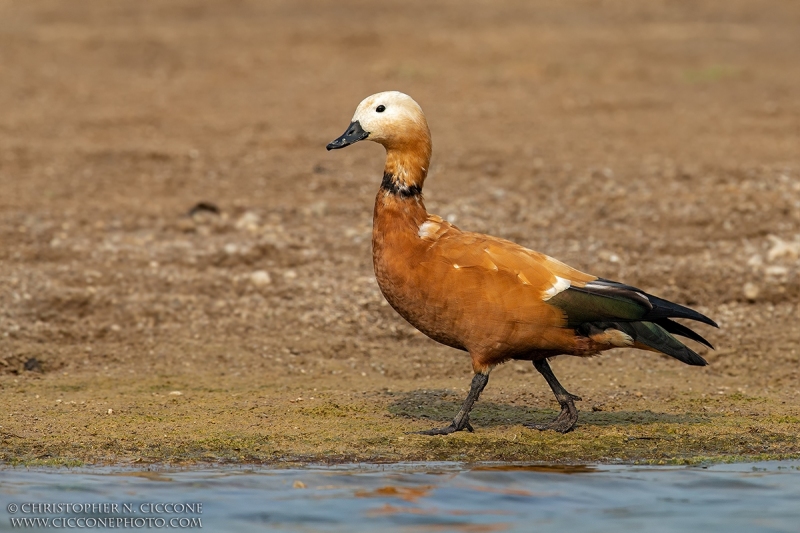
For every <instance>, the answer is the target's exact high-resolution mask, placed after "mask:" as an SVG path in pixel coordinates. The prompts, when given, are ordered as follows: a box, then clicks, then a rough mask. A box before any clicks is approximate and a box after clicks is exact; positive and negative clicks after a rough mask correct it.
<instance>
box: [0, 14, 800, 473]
mask: <svg viewBox="0 0 800 533" xmlns="http://www.w3.org/2000/svg"><path fill="white" fill-rule="evenodd" d="M798 27H800V4H798V3H797V2H786V1H779V0H773V1H769V2H748V1H737V0H734V1H731V2H684V3H677V2H666V1H665V2H647V3H642V2H635V1H582V2H573V3H568V4H564V3H561V2H546V1H524V2H522V1H519V2H517V1H508V2H482V1H467V2H463V1H458V2H456V1H451V2H437V3H435V4H431V3H429V2H422V1H413V0H412V1H405V2H402V3H401V2H355V1H341V2H335V3H331V2H322V1H320V2H293V1H284V2H278V1H275V2H255V1H253V2H247V1H230V2H225V3H222V2H194V1H191V2H190V1H177V0H170V1H166V0H165V1H160V2H155V3H147V4H146V5H145V4H143V3H142V2H137V1H132V0H131V1H122V0H120V1H116V2H106V1H103V0H97V1H94V2H92V1H84V2H63V1H61V0H52V1H29V2H21V1H12V0H0V79H2V80H3V81H2V89H0V439H2V440H1V442H0V461H3V462H6V463H12V464H16V463H26V464H86V463H128V462H145V463H147V462H151V461H158V462H177V463H191V462H196V461H254V462H273V463H275V462H281V461H283V462H286V461H288V462H308V461H363V460H372V461H397V460H420V459H437V460H467V461H470V460H529V461H562V462H581V461H615V460H627V461H653V462H673V461H701V460H707V459H709V458H710V459H717V460H720V459H722V460H725V459H737V458H741V457H745V456H747V457H784V456H793V457H797V456H800V442H798V432H799V431H800V408H799V407H798V393H800V375H799V374H798V358H800V331H799V329H800V328H798V316H800V307H799V303H798V302H799V300H800V298H799V297H800V274H799V273H798V266H799V261H800V260H799V259H798V256H800V99H799V98H798V87H800V55H799V52H798V51H799V50H800V32H798V31H797V28H798ZM389 89H396V90H401V91H404V92H407V93H409V94H411V95H412V96H413V97H414V98H415V99H416V100H417V101H418V102H420V104H421V105H422V107H423V109H424V110H425V111H426V114H427V116H428V120H429V123H430V125H431V129H432V132H433V138H434V159H433V164H432V168H431V175H430V177H429V178H428V180H427V182H426V189H425V196H426V202H427V205H428V207H429V209H430V210H431V211H432V212H435V213H438V214H441V215H442V216H445V217H447V218H448V219H450V220H451V221H455V223H456V224H457V225H459V226H460V227H462V228H464V229H470V230H474V231H482V232H488V233H491V234H494V235H498V236H501V237H505V238H508V239H512V240H515V241H517V242H519V243H521V244H523V245H525V246H528V247H531V248H534V249H537V250H540V251H543V252H545V253H548V254H550V255H553V256H555V257H557V258H559V259H561V260H563V261H565V262H567V263H570V264H572V265H574V266H576V267H578V268H580V269H582V270H586V271H588V272H591V273H593V274H596V275H600V276H604V277H607V278H611V279H616V280H619V281H623V282H627V283H629V284H632V285H636V286H639V287H641V288H642V289H645V290H647V291H649V292H652V293H655V294H658V295H661V296H663V297H666V298H669V299H673V300H675V301H677V302H680V303H683V304H688V305H691V306H694V307H696V308H697V309H698V310H700V311H702V312H704V313H706V314H708V315H709V316H711V317H713V318H714V319H716V320H717V321H718V322H719V324H720V326H721V329H720V330H718V331H716V330H711V328H706V327H704V326H701V327H700V328H699V330H700V331H701V332H702V333H703V334H704V335H706V336H707V337H708V338H709V339H710V340H711V341H712V342H713V343H714V344H715V345H716V346H717V350H716V351H713V352H711V351H702V353H704V354H705V357H707V359H708V360H709V362H710V363H711V364H710V366H708V367H705V368H694V367H688V366H685V365H682V364H681V363H679V362H677V361H674V360H668V359H667V358H665V357H661V356H658V355H655V354H649V353H643V352H637V351H633V350H628V351H618V352H615V353H612V354H608V355H604V356H602V357H598V358H594V359H591V360H577V359H571V360H570V359H564V358H559V359H557V360H555V361H554V362H553V368H554V371H555V372H556V374H557V375H558V376H559V378H560V379H561V381H562V383H564V385H565V386H566V387H567V388H568V389H569V390H570V391H571V392H573V393H576V394H579V395H581V396H582V397H583V399H584V401H583V402H581V403H580V404H579V405H578V407H579V409H580V410H581V413H580V416H581V418H580V420H579V425H578V426H577V429H576V430H575V431H574V432H572V433H570V434H568V435H558V434H553V433H538V432H533V431H531V430H527V429H525V428H524V427H523V426H522V423H523V422H527V421H532V420H536V421H543V420H546V419H548V418H551V417H553V416H554V415H555V413H556V408H557V404H556V403H555V401H554V398H553V396H552V393H551V392H550V391H549V389H548V388H547V386H546V384H545V383H544V380H543V379H542V378H541V377H540V376H539V375H538V374H537V373H536V372H535V370H534V369H533V368H532V367H531V366H530V365H526V364H523V363H516V362H515V363H509V364H507V365H505V366H503V367H501V368H498V369H497V370H496V371H495V372H494V373H493V374H492V378H491V381H490V383H489V386H488V387H487V389H486V391H485V393H484V395H483V396H482V398H481V401H480V402H479V404H478V406H477V408H476V410H475V412H474V414H473V416H472V421H473V424H474V426H475V427H476V432H475V433H473V434H468V433H460V434H456V435H452V436H449V437H446V438H440V437H437V438H428V437H422V436H417V435H407V434H406V432H407V431H412V430H421V429H427V428H430V427H433V426H440V425H444V424H446V423H448V421H449V420H450V418H451V417H452V416H453V414H454V413H455V411H456V410H457V407H458V405H459V404H460V402H461V400H462V398H463V396H464V395H465V393H466V390H467V387H468V386H469V381H470V377H471V368H470V363H469V360H468V357H466V356H465V355H464V354H463V353H461V352H457V351H455V350H452V349H449V348H445V347H442V346H439V345H437V344H436V343H434V342H433V341H430V340H428V339H427V338H425V337H424V336H422V335H421V334H419V333H417V332H415V330H413V328H411V327H410V326H409V325H408V324H406V323H404V322H403V320H402V319H401V318H399V316H397V315H396V314H395V313H394V311H392V310H391V308H389V307H388V305H387V304H386V303H385V302H384V301H383V298H382V296H381V295H380V293H379V291H378V288H377V285H376V284H375V281H374V278H373V275H372V264H371V255H370V253H371V252H370V241H369V239H370V231H371V216H372V202H373V199H374V194H375V192H376V191H377V188H378V184H379V182H380V178H381V170H382V165H383V153H382V149H381V148H380V147H379V146H377V145H372V144H369V143H362V144H360V145H358V146H355V147H352V148H349V149H347V150H343V151H337V152H331V153H328V152H326V151H325V149H324V147H325V144H326V143H327V142H328V141H330V140H332V139H333V138H335V137H337V136H338V135H339V134H340V133H341V132H342V131H343V130H344V128H345V127H346V126H347V124H348V122H349V119H350V117H351V114H352V112H353V109H354V108H355V106H356V104H357V103H358V102H359V101H360V100H361V99H362V98H363V97H365V96H366V95H369V94H371V93H373V92H377V91H380V90H389ZM198 202H212V203H213V204H214V205H215V206H217V207H218V209H219V213H213V212H208V211H200V212H195V213H194V214H191V215H190V214H189V212H190V210H191V208H192V207H193V206H195V205H196V204H197V203H198Z"/></svg>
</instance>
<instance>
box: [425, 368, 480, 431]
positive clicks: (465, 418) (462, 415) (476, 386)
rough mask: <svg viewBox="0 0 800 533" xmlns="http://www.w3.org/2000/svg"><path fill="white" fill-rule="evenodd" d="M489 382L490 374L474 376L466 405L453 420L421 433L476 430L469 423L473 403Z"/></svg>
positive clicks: (465, 401)
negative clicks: (443, 426) (444, 426)
mask: <svg viewBox="0 0 800 533" xmlns="http://www.w3.org/2000/svg"><path fill="white" fill-rule="evenodd" d="M487 383H489V374H475V377H473V378H472V385H471V386H470V388H469V394H467V399H466V400H464V405H462V406H461V410H460V411H459V412H458V414H457V415H456V417H455V418H454V419H453V422H452V423H451V424H450V425H449V426H447V427H446V428H442V429H429V430H428V431H420V432H419V434H420V435H449V434H450V433H455V432H456V431H461V430H464V429H466V430H467V431H470V432H472V431H474V430H473V429H472V426H471V425H470V423H469V412H470V411H471V410H472V405H473V404H474V403H475V402H476V401H477V400H478V396H480V395H481V392H483V388H484V387H485V386H486V384H487Z"/></svg>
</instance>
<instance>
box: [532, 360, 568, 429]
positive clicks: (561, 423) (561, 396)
mask: <svg viewBox="0 0 800 533" xmlns="http://www.w3.org/2000/svg"><path fill="white" fill-rule="evenodd" d="M533 366H534V367H536V370H538V371H539V373H540V374H541V375H543V376H544V379H546V380H547V384H548V385H550V388H551V389H553V394H555V395H556V400H558V403H559V404H560V405H561V413H559V415H558V417H556V419H555V420H553V421H552V422H550V423H549V424H525V427H529V428H531V429H538V430H540V431H544V430H546V429H552V430H555V431H558V432H559V433H567V432H568V431H572V429H573V428H574V427H575V423H576V422H577V421H578V410H577V409H575V404H574V403H573V402H576V401H577V402H579V401H581V398H580V396H575V395H574V394H570V393H568V392H567V390H566V389H565V388H564V387H562V386H561V383H559V382H558V380H557V379H556V376H555V374H553V371H552V370H550V365H549V364H548V363H547V359H542V360H540V361H534V362H533Z"/></svg>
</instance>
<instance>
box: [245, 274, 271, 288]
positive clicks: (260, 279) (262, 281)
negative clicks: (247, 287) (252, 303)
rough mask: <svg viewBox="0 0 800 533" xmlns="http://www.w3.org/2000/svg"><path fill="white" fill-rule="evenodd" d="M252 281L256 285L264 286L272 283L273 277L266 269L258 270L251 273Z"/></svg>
mask: <svg viewBox="0 0 800 533" xmlns="http://www.w3.org/2000/svg"><path fill="white" fill-rule="evenodd" d="M250 283H252V284H253V285H255V286H256V287H263V286H264V285H269V284H270V283H272V278H271V277H270V275H269V272H267V271H266V270H256V271H255V272H253V273H252V274H250Z"/></svg>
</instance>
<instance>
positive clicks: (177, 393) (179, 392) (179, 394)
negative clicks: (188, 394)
mask: <svg viewBox="0 0 800 533" xmlns="http://www.w3.org/2000/svg"><path fill="white" fill-rule="evenodd" d="M169 395H170V396H183V393H182V392H181V391H179V390H173V391H170V392H169Z"/></svg>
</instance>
